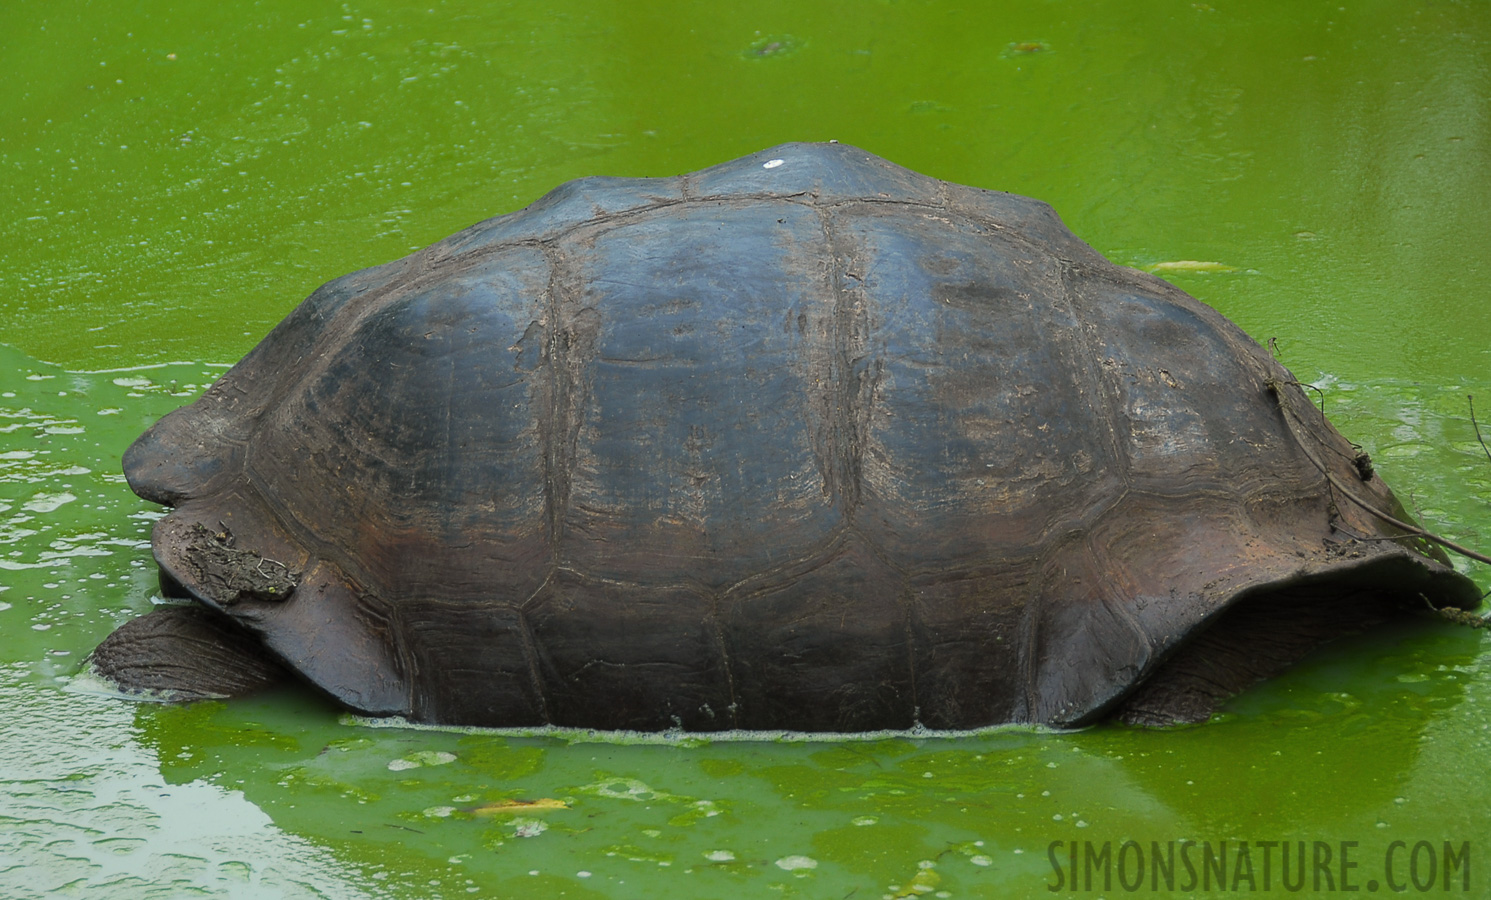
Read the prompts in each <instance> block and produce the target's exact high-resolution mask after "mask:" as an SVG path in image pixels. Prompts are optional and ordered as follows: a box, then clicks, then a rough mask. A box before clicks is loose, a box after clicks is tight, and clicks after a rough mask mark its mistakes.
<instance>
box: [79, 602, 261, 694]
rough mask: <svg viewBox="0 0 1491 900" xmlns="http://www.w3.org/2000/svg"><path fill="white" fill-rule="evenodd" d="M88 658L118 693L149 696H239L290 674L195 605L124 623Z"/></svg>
mask: <svg viewBox="0 0 1491 900" xmlns="http://www.w3.org/2000/svg"><path fill="white" fill-rule="evenodd" d="M88 661H89V662H90V663H91V664H92V670H93V672H94V673H96V674H97V675H99V676H100V677H102V678H104V679H106V680H107V681H109V682H110V683H112V684H113V685H114V686H115V687H117V688H118V689H119V690H120V691H122V692H123V693H125V694H130V695H134V696H138V697H141V698H142V699H150V700H170V701H184V700H203V699H208V698H226V697H240V696H243V695H244V694H250V693H253V692H254V691H257V690H260V689H262V688H266V687H269V686H270V685H273V684H277V683H279V682H281V681H284V680H285V679H286V678H288V677H289V676H288V673H287V672H286V671H285V668H284V667H283V666H282V665H281V664H280V663H279V661H278V660H276V659H275V658H274V657H273V656H271V655H270V654H269V653H268V651H266V650H265V649H264V648H263V646H262V645H261V644H260V643H259V641H258V640H257V639H256V638H255V637H254V636H253V635H251V634H248V633H247V632H245V631H243V630H242V629H241V628H238V627H236V626H235V625H234V624H233V623H232V622H231V621H229V620H227V619H226V618H224V617H223V616H222V615H221V614H220V613H216V612H214V611H212V610H209V609H206V608H205V607H202V606H197V605H195V604H193V605H190V606H163V607H161V608H159V609H157V610H154V611H153V612H150V613H147V614H145V615H143V616H140V617H139V618H138V619H133V620H131V621H129V622H125V623H124V624H123V625H121V626H119V628H118V629H116V630H115V631H114V633H113V634H111V635H109V636H108V637H107V638H105V639H104V641H103V643H101V644H99V645H98V647H97V648H96V649H95V650H94V651H93V653H92V655H91V656H89V659H88Z"/></svg>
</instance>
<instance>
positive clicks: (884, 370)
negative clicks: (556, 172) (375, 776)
mask: <svg viewBox="0 0 1491 900" xmlns="http://www.w3.org/2000/svg"><path fill="white" fill-rule="evenodd" d="M1356 456H1357V451H1356V449H1355V448H1354V447H1353V446H1352V445H1351V444H1350V443H1349V442H1348V441H1346V440H1345V438H1343V437H1342V436H1341V435H1340V434H1338V433H1337V432H1336V431H1335V429H1334V428H1332V427H1331V426H1330V424H1329V423H1328V422H1327V421H1326V420H1325V418H1324V416H1323V415H1321V414H1320V412H1319V410H1318V409H1316V408H1315V407H1314V406H1313V405H1312V404H1311V403H1310V402H1309V399H1308V398H1307V397H1305V395H1304V394H1303V392H1302V391H1301V390H1300V388H1299V386H1298V385H1297V384H1296V383H1295V382H1294V379H1293V377H1292V376H1291V375H1290V374H1289V373H1288V372H1287V371H1286V370H1285V369H1284V368H1283V367H1282V366H1281V365H1279V364H1278V363H1277V362H1276V361H1274V360H1273V359H1272V358H1271V357H1270V356H1269V354H1268V353H1267V352H1266V351H1265V350H1264V349H1263V348H1261V347H1259V346H1258V345H1257V344H1256V343H1254V342H1253V341H1252V340H1250V339H1249V338H1248V337H1247V336H1246V335H1245V334H1243V332H1242V331H1240V330H1239V329H1238V328H1237V327H1236V326H1235V325H1233V324H1232V323H1230V322H1228V321H1227V320H1226V319H1225V318H1223V317H1222V316H1221V315H1220V314H1219V313H1217V312H1216V311H1215V310H1212V309H1210V308H1209V307H1207V306H1205V305H1204V304H1202V303H1200V302H1199V301H1196V300H1194V299H1193V298H1190V297H1188V296H1187V295H1185V294H1184V293H1183V292H1181V291H1179V290H1178V289H1176V288H1174V287H1173V286H1171V285H1168V284H1166V283H1164V282H1162V281H1160V280H1158V279H1156V278H1154V277H1152V276H1149V275H1144V274H1142V273H1138V272H1134V271H1132V270H1128V269H1123V268H1120V267H1117V266H1114V265H1111V264H1110V263H1108V262H1107V261H1106V260H1104V259H1103V258H1102V257H1101V256H1100V255H1098V254H1097V253H1096V252H1095V251H1093V250H1092V249H1091V248H1090V247H1088V246H1087V245H1085V244H1083V243H1082V242H1081V241H1080V240H1079V239H1077V238H1076V237H1075V236H1074V235H1072V234H1071V232H1070V231H1068V230H1067V229H1066V228H1065V226H1063V225H1062V224H1061V220H1060V219H1059V218H1058V217H1057V216H1056V214H1055V212H1054V211H1053V210H1052V209H1051V208H1050V207H1049V206H1047V205H1045V204H1043V203H1040V202H1039V201H1035V200H1029V199H1027V198H1022V197H1016V196H1014V195H1010V194H1003V193H999V192H994V191H984V190H980V189H977V188H968V187H962V186H959V185H954V184H947V183H944V182H940V181H937V180H935V179H931V178H927V177H925V176H922V175H918V174H916V173H914V172H912V171H910V170H908V169H904V168H902V167H899V166H896V165H893V164H891V163H889V162H886V161H885V160H882V159H879V158H878V157H875V156H873V155H871V154H868V153H866V152H865V151H863V150H860V149H858V148H855V147H850V146H847V145H842V144H785V145H782V146H779V147H773V148H770V149H767V150H764V151H762V152H761V153H757V154H753V155H751V156H747V157H744V158H742V159H738V160H735V161H732V162H729V163H725V164H723V165H720V166H715V167H713V168H710V169H706V170H703V171H700V172H695V173H693V174H690V175H682V176H678V177H675V178H660V179H619V178H592V179H583V180H581V181H577V182H571V183H569V184H567V185H564V186H561V187H560V188H558V189H556V190H555V191H553V192H551V193H550V194H548V195H546V196H545V197H544V198H542V199H540V200H539V201H537V202H536V203H534V204H533V205H532V206H530V207H528V208H527V209H525V210H521V211H519V212H516V213H513V214H510V215H507V216H501V217H498V218H495V219H492V220H489V221H487V222H483V223H480V224H478V225H475V226H472V227H471V228H469V229H467V230H466V231H463V232H461V233H459V234H457V235H454V236H452V237H451V238H448V239H446V240H445V241H442V242H440V243H438V244H435V245H433V246H431V247H429V248H427V249H425V250H423V251H420V252H419V253H416V254H413V255H412V256H410V257H408V258H406V259H404V260H399V261H396V262H394V263H390V264H388V265H385V266H380V267H377V268H375V269H370V270H367V271H365V272H361V273H354V274H352V275H349V276H346V277H344V278H341V279H337V280H336V281H334V282H331V283H330V284H328V285H326V286H325V287H323V288H322V289H320V290H318V291H317V292H316V293H314V294H312V295H311V297H310V298H308V299H307V300H306V301H305V302H304V303H302V304H301V306H300V307H299V308H297V309H296V310H295V311H294V312H292V313H291V314H290V315H289V316H288V317H287V318H286V319H285V321H284V322H282V323H281V324H280V325H279V326H278V327H277V328H275V329H274V331H273V332H271V333H270V335H269V336H268V337H267V338H266V339H265V340H264V342H263V343H262V344H260V345H259V347H257V348H256V349H255V350H254V351H253V352H251V353H250V354H249V355H248V356H247V357H245V358H244V360H243V361H242V362H240V363H239V364H238V365H237V366H235V367H234V368H233V369H232V370H230V371H229V372H228V373H227V374H226V375H224V376H223V378H222V379H221V380H220V381H219V382H218V383H216V384H215V385H213V386H212V387H211V388H210V389H209V390H208V391H207V392H206V394H204V396H203V397H202V398H201V399H199V400H198V401H197V402H196V403H194V404H192V405H191V406H189V407H186V408H184V409H181V410H178V411H177V412H174V413H172V414H171V415H169V416H167V417H165V418H164V419H162V420H161V421H160V422H159V423H157V424H156V426H155V427H153V428H152V429H151V430H150V431H148V432H147V433H146V434H145V435H143V436H142V437H141V438H140V439H139V441H137V442H136V443H135V445H134V446H133V447H131V448H130V450H129V451H128V452H127V453H126V454H125V458H124V465H125V471H126V475H127V477H128V479H129V481H130V484H131V486H132V487H133V488H134V489H135V490H136V491H137V492H138V493H139V494H140V495H141V496H143V497H145V498H147V499H151V500H155V501H157V502H161V503H165V504H168V505H171V506H173V507H175V509H174V510H173V511H172V512H171V513H170V514H169V515H167V516H166V517H164V518H163V519H161V520H160V521H159V522H158V523H157V525H156V528H155V531H154V535H153V547H154V552H155V557H156V561H157V563H158V564H159V565H160V567H161V570H162V581H163V584H166V585H169V586H171V590H172V593H173V594H180V595H183V596H186V597H191V598H194V599H195V600H196V601H198V603H199V604H200V605H201V607H202V608H201V610H199V611H196V612H193V613H191V614H190V615H193V616H197V617H199V619H200V621H201V622H210V623H211V626H212V627H214V628H218V629H219V630H224V631H225V633H228V634H230V635H231V636H233V638H234V639H235V640H237V639H242V641H241V642H243V643H247V644H251V645H253V646H254V647H255V648H258V649H261V650H263V651H266V652H267V653H268V654H269V655H270V657H272V658H273V659H275V660H278V661H279V662H280V663H283V665H284V666H285V667H286V668H287V669H289V670H291V671H293V672H294V673H296V674H298V675H299V676H300V677H302V678H303V679H304V680H306V681H307V682H309V683H310V684H312V685H314V686H316V687H317V688H319V689H321V690H322V691H324V692H325V693H326V694H328V695H329V696H331V697H333V698H334V699H336V700H337V701H338V702H340V703H341V704H343V705H344V706H346V707H348V708H351V709H353V710H356V711H358V712H362V713H366V714H372V715H401V716H406V717H409V718H410V719H413V720H416V721H421V722H436V723H445V724H456V725H483V726H529V725H544V724H558V725H566V726H576V727H594V728H631V729H647V730H652V729H667V728H683V729H687V730H706V731H709V730H723V729H731V728H751V729H794V730H820V731H857V730H868V729H879V728H914V727H918V726H925V727H931V728H948V729H956V728H975V727H981V726H987V725H997V724H1001V723H1042V724H1048V725H1056V726H1079V725H1083V724H1086V723H1089V722H1092V721H1095V720H1097V719H1099V718H1101V717H1103V716H1107V715H1113V714H1117V715H1120V716H1122V717H1126V718H1128V719H1129V720H1131V721H1138V722H1151V721H1154V720H1155V718H1156V716H1160V717H1163V715H1164V714H1165V711H1166V708H1167V705H1168V706H1169V707H1170V708H1172V709H1173V711H1175V712H1176V714H1177V715H1178V716H1179V717H1181V718H1189V717H1195V716H1204V715H1205V714H1206V712H1207V711H1208V710H1209V709H1210V706H1209V704H1215V703H1216V702H1219V697H1220V696H1221V694H1222V693H1225V692H1217V691H1213V690H1211V689H1208V688H1206V686H1205V683H1207V682H1212V683H1223V682H1225V683H1226V684H1227V685H1228V686H1229V688H1228V689H1229V690H1230V689H1232V688H1233V687H1236V686H1240V685H1241V684H1242V683H1244V682H1245V681H1246V680H1247V679H1248V678H1251V677H1255V676H1256V675H1257V674H1259V673H1264V674H1266V673H1267V672H1271V671H1274V670H1276V669H1277V668H1278V667H1279V666H1281V665H1284V664H1287V662H1288V661H1289V659H1291V658H1292V657H1291V656H1290V654H1294V655H1297V654H1298V652H1301V650H1300V648H1307V647H1308V646H1313V644H1314V642H1316V641H1318V640H1320V639H1322V638H1323V637H1325V636H1328V633H1330V632H1329V631H1328V629H1327V628H1326V626H1329V625H1331V624H1332V623H1335V622H1339V621H1342V620H1345V619H1349V618H1351V617H1350V615H1349V614H1348V613H1343V612H1342V611H1343V610H1346V611H1349V609H1350V608H1351V604H1352V603H1353V602H1355V601H1356V600H1358V599H1361V598H1365V599H1364V600H1363V602H1364V603H1366V604H1367V605H1368V606H1370V607H1371V608H1372V609H1373V610H1378V609H1380V608H1387V607H1391V606H1392V605H1393V604H1397V605H1398V606H1404V605H1416V604H1420V603H1421V601H1420V599H1419V597H1420V595H1421V594H1422V595H1424V596H1428V597H1429V598H1431V599H1432V600H1433V602H1434V603H1435V605H1438V606H1446V605H1450V606H1461V607H1471V606H1473V605H1475V604H1476V603H1477V602H1478V599H1479V598H1478V593H1477V591H1476V590H1475V586H1474V584H1473V583H1472V582H1471V581H1470V580H1469V579H1467V578H1465V577H1464V576H1462V575H1460V574H1458V573H1456V572H1455V571H1454V570H1453V569H1451V568H1450V567H1449V566H1448V564H1447V561H1446V560H1445V559H1444V558H1443V556H1442V554H1440V553H1439V552H1438V551H1436V550H1432V549H1427V547H1426V546H1418V545H1417V544H1416V543H1410V542H1406V541H1402V540H1397V539H1396V538H1399V537H1401V536H1398V535H1395V533H1394V530H1393V528H1392V527H1390V526H1388V525H1385V524H1384V522H1383V519H1382V518H1381V517H1380V516H1379V515H1377V513H1386V514H1390V515H1392V516H1395V517H1397V518H1399V519H1406V518H1407V515H1406V513H1404V512H1403V511H1402V508H1401V505H1400V504H1399V503H1398V501H1397V500H1396V498H1395V497H1394V496H1393V494H1392V492H1391V491H1390V490H1389V489H1388V487H1387V485H1386V484H1384V483H1383V481H1382V479H1381V477H1380V476H1379V475H1377V474H1375V473H1369V472H1364V470H1363V469H1362V468H1361V466H1360V465H1359V464H1358V462H1357V459H1356ZM1336 485H1350V486H1351V487H1350V492H1351V493H1350V496H1347V495H1344V494H1343V493H1342V491H1341V490H1340V489H1338V488H1337V487H1336ZM1353 498H1355V499H1353ZM1366 507H1371V509H1367V508H1366ZM1373 510H1376V511H1377V513H1374V512H1373ZM204 534H205V535H207V536H208V538H207V539H206V542H205V543H204V538H203V535H204ZM230 534H231V535H232V540H231V545H230V544H229V543H228V540H227V538H226V537H225V538H223V539H222V541H218V540H217V538H216V537H214V536H216V535H230ZM215 547H216V548H217V549H216V550H215V549H213V548H215ZM204 548H206V549H207V550H208V551H210V552H209V555H211V554H212V553H216V554H217V557H221V559H218V560H217V562H216V563H214V564H213V565H204V564H202V560H203V553H202V551H203V549H204ZM227 550H231V551H232V552H231V553H229V552H226V551H227ZM219 551H223V552H219ZM215 558H216V557H215ZM218 563H221V564H222V565H218ZM245 565H247V566H249V568H251V569H254V570H255V571H262V573H264V574H265V577H266V578H267V577H268V573H270V572H271V570H272V571H273V572H274V573H276V575H277V576H278V575H283V576H284V578H285V580H284V582H283V584H281V583H280V582H274V584H273V585H271V586H275V585H278V586H280V587H289V586H290V585H291V583H292V582H293V592H289V593H286V592H283V591H278V589H276V590H268V589H267V588H265V587H264V586H263V585H258V583H257V582H254V580H253V579H249V581H248V582H244V583H243V584H240V583H239V582H238V581H235V580H234V579H233V578H232V577H219V576H221V575H223V572H222V571H220V570H221V569H222V567H223V566H227V568H228V569H229V570H234V567H235V566H236V567H237V569H236V570H235V571H239V573H240V574H242V570H243V569H244V566H245ZM292 574H293V576H294V577H293V578H291V577H290V576H291V575H292ZM228 575H229V576H231V575H232V572H231V571H229V572H228ZM271 581H272V579H271ZM250 582H252V583H250ZM256 585H257V586H256ZM1314 602H1318V603H1320V604H1321V606H1320V608H1318V609H1316V608H1314V607H1312V606H1308V605H1306V606H1302V605H1301V604H1310V603H1314ZM152 621H153V620H152ZM173 621H174V620H173ZM182 621H188V620H185V619H184V620H182ZM1260 622H1262V623H1265V624H1264V625H1260ZM1268 622H1275V623H1277V626H1278V627H1279V628H1281V629H1287V630H1290V634H1291V635H1296V636H1300V639H1299V640H1293V639H1291V640H1281V641H1275V642H1267V641H1258V640H1257V638H1256V635H1258V634H1260V633H1266V632H1267V628H1266V623H1268ZM194 626H195V621H194V622H193V627H194ZM134 627H135V626H125V629H121V631H120V632H119V633H118V635H119V636H118V637H117V638H116V639H111V640H110V641H106V642H105V645H102V646H101V647H100V655H99V659H106V660H112V662H111V663H110V670H111V671H112V672H114V673H115V676H116V678H117V679H118V680H120V681H121V682H122V683H124V686H125V687H131V686H134V687H141V688H148V686H149V685H150V684H151V683H152V682H151V679H152V678H157V677H158V676H159V675H160V672H159V671H158V670H161V669H163V668H164V667H165V666H166V664H167V661H168V660H170V659H171V658H172V654H173V652H174V653H175V654H176V657H177V659H176V663H179V666H178V669H179V671H184V672H188V673H190V672H194V671H201V670H203V669H204V668H205V667H210V666H211V665H215V664H217V663H216V662H215V660H218V659H219V658H220V656H221V653H220V652H219V649H220V648H219V649H212V648H213V647H217V646H218V645H219V644H220V643H221V642H215V641H208V642H206V644H202V642H195V643H194V642H193V641H191V640H181V641H177V642H175V643H171V642H170V639H169V635H170V633H171V631H170V629H166V630H165V631H164V632H162V633H163V634H166V635H167V639H166V640H164V641H153V642H142V641H136V640H134V639H133V637H132V635H135V634H136V631H134V630H131V629H132V628H134ZM141 627H145V626H141ZM148 627H154V625H153V624H151V625H150V626H148ZM1197 635H1201V636H1202V637H1203V639H1204V644H1203V645H1197V646H1204V647H1206V648H1217V649H1216V652H1211V650H1210V649H1208V650H1206V651H1204V652H1203V651H1195V650H1193V651H1191V652H1188V651H1187V647H1191V646H1193V645H1192V644H1190V641H1191V640H1192V639H1193V638H1196V636H1197ZM1240 642H1241V643H1242V644H1246V645H1247V650H1246V653H1245V654H1243V655H1242V656H1238V655H1236V654H1235V653H1234V651H1237V650H1238V647H1239V646H1240ZM1250 642H1253V643H1257V644H1259V646H1258V647H1257V648H1256V649H1257V650H1258V652H1257V653H1254V649H1255V648H1254V646H1253V643H1250ZM147 644H148V645H149V646H150V647H151V648H152V649H149V650H148V651H147V650H146V649H144V648H146V646H147ZM1263 644H1268V645H1269V647H1272V648H1273V649H1269V648H1268V647H1264V646H1262V645H1263ZM132 648H141V649H139V650H138V651H136V650H134V649H132ZM204 648H206V649H204ZM131 654H135V655H133V656H132V655H131ZM1244 657H1245V658H1246V660H1245V662H1238V663H1235V664H1232V663H1229V664H1228V665H1229V667H1230V670H1231V671H1233V672H1234V673H1241V675H1240V677H1239V678H1238V679H1230V680H1229V679H1220V680H1219V679H1217V678H1215V677H1213V675H1214V673H1212V672H1209V671H1208V670H1207V666H1208V665H1211V664H1212V663H1213V662H1214V661H1215V660H1218V659H1234V658H1236V659H1244ZM189 680H190V679H189V678H188V681H189ZM1234 681H1235V682H1236V684H1234ZM211 684H212V682H210V681H209V680H204V681H203V685H204V687H210V685H211ZM187 686H188V687H190V685H189V684H188V685H187ZM1136 688H1141V690H1139V691H1138V692H1137V693H1136ZM1131 697H1132V698H1133V701H1132V703H1131V704H1130V706H1128V707H1125V705H1124V704H1125V703H1126V702H1127V700H1128V698H1131Z"/></svg>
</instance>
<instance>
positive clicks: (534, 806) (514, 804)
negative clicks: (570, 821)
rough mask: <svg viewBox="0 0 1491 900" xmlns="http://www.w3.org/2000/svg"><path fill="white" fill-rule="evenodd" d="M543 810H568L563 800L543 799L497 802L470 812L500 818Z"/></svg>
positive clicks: (567, 805) (475, 814)
mask: <svg viewBox="0 0 1491 900" xmlns="http://www.w3.org/2000/svg"><path fill="white" fill-rule="evenodd" d="M543 809H569V804H568V803H565V802H564V801H563V800H554V799H551V798H549V797H543V798H540V799H538V800H499V801H497V802H496V803H488V804H487V805H485V806H478V807H476V808H475V809H473V810H471V814H472V815H474V816H501V815H506V814H508V813H520V812H538V811H539V810H543Z"/></svg>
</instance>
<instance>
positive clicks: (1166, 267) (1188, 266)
mask: <svg viewBox="0 0 1491 900" xmlns="http://www.w3.org/2000/svg"><path fill="white" fill-rule="evenodd" d="M1144 271H1146V272H1151V273H1154V274H1156V275H1158V274H1159V273H1161V272H1203V273H1205V272H1236V271H1237V266H1229V265H1227V264H1226V263H1219V262H1205V261H1203V260H1199V259H1175V260H1171V261H1169V262H1157V263H1154V264H1153V265H1148V266H1145V267H1144Z"/></svg>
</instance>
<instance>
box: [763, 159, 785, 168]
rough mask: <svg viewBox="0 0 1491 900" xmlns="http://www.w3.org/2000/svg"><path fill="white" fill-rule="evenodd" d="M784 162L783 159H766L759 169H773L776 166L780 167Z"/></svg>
mask: <svg viewBox="0 0 1491 900" xmlns="http://www.w3.org/2000/svg"><path fill="white" fill-rule="evenodd" d="M784 162H786V160H785V159H768V160H767V161H766V162H764V163H762V164H761V168H763V169H775V168H776V167H777V166H780V165H781V164H782V163H784Z"/></svg>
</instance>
